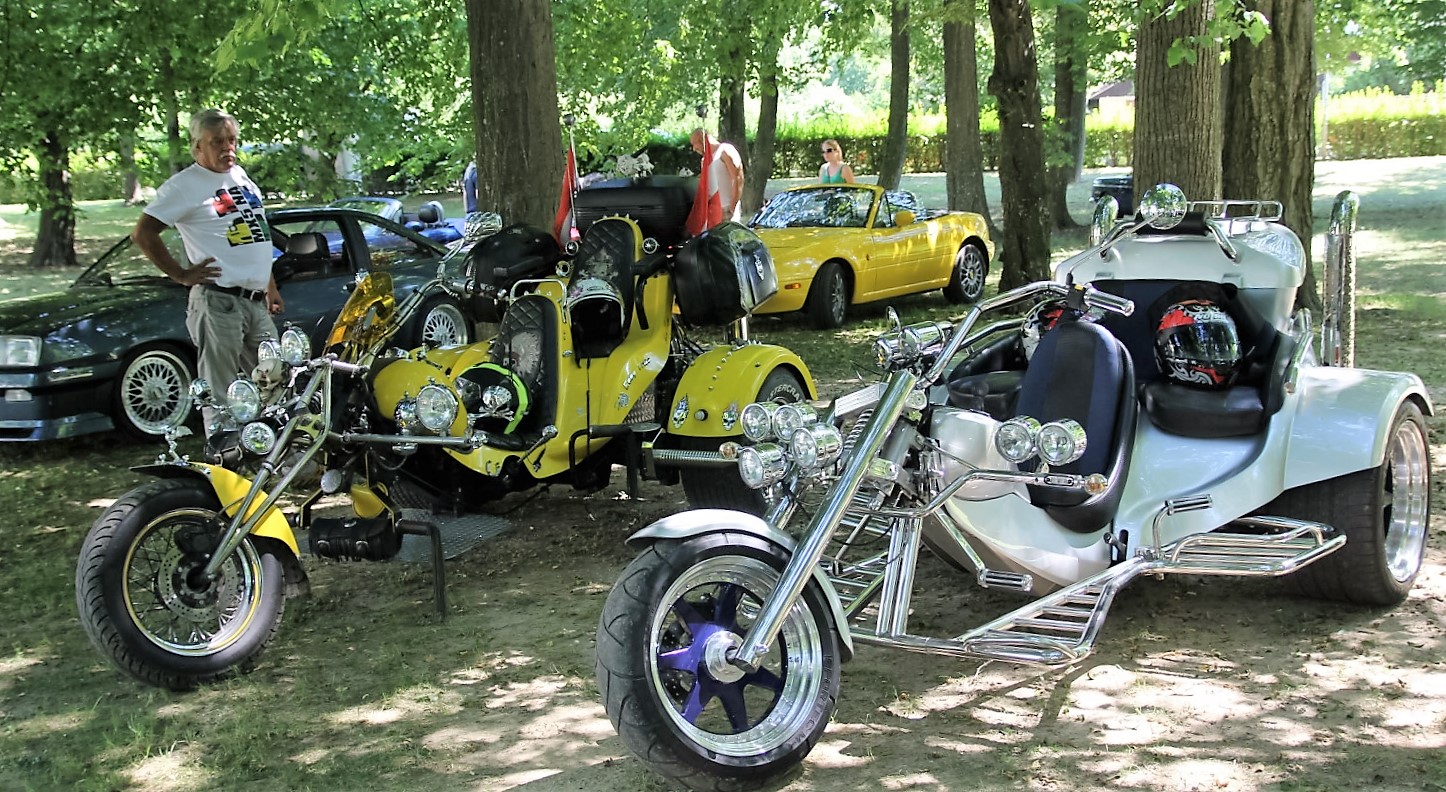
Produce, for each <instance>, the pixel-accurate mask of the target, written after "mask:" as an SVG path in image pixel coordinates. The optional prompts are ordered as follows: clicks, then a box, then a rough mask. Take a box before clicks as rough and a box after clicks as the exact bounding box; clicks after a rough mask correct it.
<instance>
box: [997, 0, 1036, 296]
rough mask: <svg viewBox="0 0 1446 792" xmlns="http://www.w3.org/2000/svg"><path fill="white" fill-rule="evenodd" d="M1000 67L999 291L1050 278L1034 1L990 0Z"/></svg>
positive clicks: (998, 74)
mask: <svg viewBox="0 0 1446 792" xmlns="http://www.w3.org/2000/svg"><path fill="white" fill-rule="evenodd" d="M989 22H990V25H991V26H992V27H993V29H994V72H993V73H992V74H991V75H990V76H989V92H990V93H992V94H994V96H995V98H996V99H998V100H999V139H1000V156H999V186H1000V188H1001V192H1002V201H1001V202H1002V203H1003V205H1004V233H1003V235H1002V236H1001V237H1000V239H999V240H998V241H999V242H1000V243H1001V245H1000V246H1001V247H1002V248H1003V254H1002V255H1001V256H1000V275H999V290H1000V291H1008V290H1009V289H1013V288H1015V287H1017V286H1022V285H1024V284H1026V283H1031V282H1033V281H1037V280H1044V279H1045V278H1047V277H1049V211H1048V208H1047V206H1046V204H1045V202H1044V199H1045V185H1044V134H1043V130H1042V129H1041V124H1042V119H1041V112H1040V108H1039V64H1038V63H1037V62H1036V60H1035V49H1034V20H1033V18H1032V17H1031V16H1030V13H1029V2H1028V0H989Z"/></svg>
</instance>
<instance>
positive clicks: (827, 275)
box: [804, 261, 849, 330]
mask: <svg viewBox="0 0 1446 792" xmlns="http://www.w3.org/2000/svg"><path fill="white" fill-rule="evenodd" d="M804 309H805V310H807V311H808V318H809V319H811V320H813V326H814V327H817V328H819V329H820V330H832V329H834V328H836V327H843V323H844V320H845V319H846V318H848V312H849V285H848V279H847V278H846V277H845V276H844V271H843V265H841V264H839V263H838V262H837V261H830V262H827V263H825V264H824V265H823V266H822V267H820V268H819V270H818V274H817V275H815V276H814V278H813V285H812V286H810V287H809V289H808V300H807V301H806V303H805V305H804Z"/></svg>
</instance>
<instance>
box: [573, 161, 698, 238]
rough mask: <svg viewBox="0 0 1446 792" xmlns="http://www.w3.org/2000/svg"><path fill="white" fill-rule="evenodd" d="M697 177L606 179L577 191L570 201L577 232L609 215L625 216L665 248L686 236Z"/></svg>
mask: <svg viewBox="0 0 1446 792" xmlns="http://www.w3.org/2000/svg"><path fill="white" fill-rule="evenodd" d="M696 191H697V180H696V179H691V178H686V177H683V176H648V177H646V178H642V179H609V180H608V181H604V182H598V183H597V184H594V185H593V186H591V187H588V188H587V189H585V190H582V191H580V192H579V193H578V194H577V196H576V197H574V198H573V201H572V207H573V209H572V211H573V219H574V221H575V222H576V224H577V230H578V233H582V234H586V233H587V229H588V227H589V226H591V225H592V224H593V223H595V222H597V221H598V220H601V219H602V218H604V217H607V216H609V215H624V216H626V217H630V218H632V220H633V222H635V223H637V224H638V227H639V228H641V229H642V230H643V236H645V237H652V238H653V239H656V240H657V241H658V244H660V245H663V246H664V247H668V246H672V245H676V244H678V243H679V242H682V241H683V237H684V236H686V235H687V231H686V230H685V226H686V225H687V221H688V212H689V211H691V210H692V208H693V193H694V192H696Z"/></svg>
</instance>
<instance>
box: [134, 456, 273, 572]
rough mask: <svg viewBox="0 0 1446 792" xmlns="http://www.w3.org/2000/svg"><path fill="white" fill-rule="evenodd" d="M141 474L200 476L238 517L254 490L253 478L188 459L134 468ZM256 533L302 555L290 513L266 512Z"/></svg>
mask: <svg viewBox="0 0 1446 792" xmlns="http://www.w3.org/2000/svg"><path fill="white" fill-rule="evenodd" d="M132 469H133V470H135V471H136V472H138V473H148V474H150V475H152V476H156V477H159V478H199V479H202V480H204V481H206V482H207V483H209V484H210V485H211V489H213V490H215V492H216V498H217V499H218V500H220V501H221V509H222V511H224V512H225V513H226V514H227V515H228V516H231V517H235V516H236V509H237V507H238V506H239V505H240V504H241V501H242V500H244V499H245V498H246V493H247V492H249V491H250V490H251V480H250V479H248V478H246V477H245V476H243V475H241V474H240V473H236V472H234V471H230V470H227V469H226V468H223V467H221V466H219V465H208V464H206V463H204V462H189V461H188V462H186V463H185V464H161V465H142V466H139V467H135V468H132ZM266 495H267V493H265V492H263V493H261V494H260V495H258V496H256V500H255V501H253V502H252V503H251V508H250V510H249V511H248V512H247V514H246V516H247V517H251V516H252V515H254V514H256V509H257V508H258V507H259V506H260V505H261V502H262V501H263V500H265V499H266ZM251 533H252V534H253V535H255V536H264V537H266V538H268V539H277V540H280V541H281V542H282V543H283V544H285V545H286V546H287V547H288V548H290V549H291V552H292V554H293V555H295V556H296V557H298V558H300V557H301V549H300V547H298V546H297V544H296V533H295V532H294V531H292V530H291V523H289V522H287V521H286V516H285V515H283V514H282V513H281V510H280V509H278V508H276V507H275V506H273V507H271V509H270V510H269V511H268V512H267V513H266V515H265V516H264V517H262V518H261V520H260V521H258V522H257V523H256V526H255V527H253V528H252V529H251Z"/></svg>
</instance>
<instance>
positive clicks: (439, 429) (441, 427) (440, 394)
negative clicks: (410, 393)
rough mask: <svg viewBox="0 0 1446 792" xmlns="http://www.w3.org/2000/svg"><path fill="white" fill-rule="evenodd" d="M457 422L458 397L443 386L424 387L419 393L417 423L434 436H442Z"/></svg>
mask: <svg viewBox="0 0 1446 792" xmlns="http://www.w3.org/2000/svg"><path fill="white" fill-rule="evenodd" d="M455 420H457V397H456V396H455V395H453V394H452V391H450V390H447V389H446V388H444V387H442V386H441V385H423V386H422V389H421V390H420V391H417V421H419V422H420V423H421V424H422V428H424V429H426V430H427V431H429V432H431V433H433V434H442V433H443V432H446V431H447V429H449V428H451V426H452V422H453V421H455Z"/></svg>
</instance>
